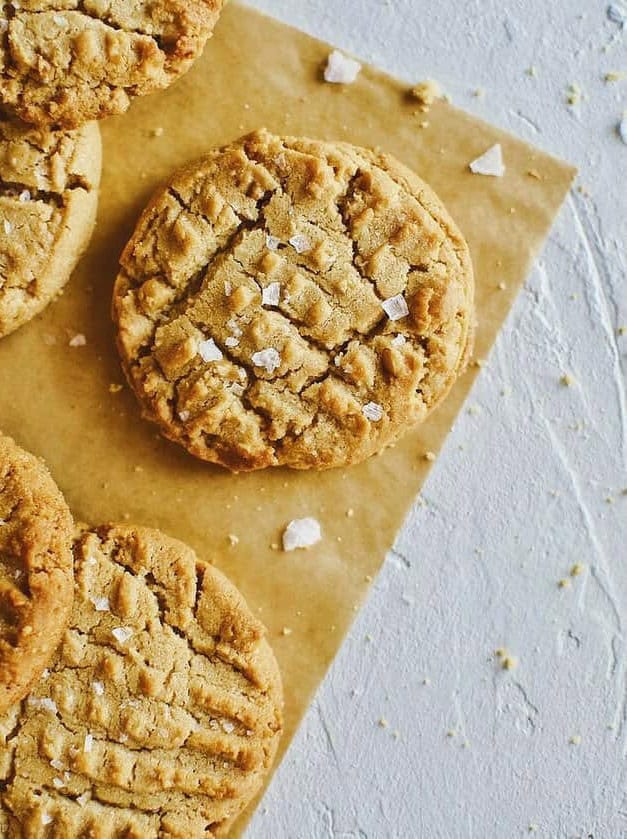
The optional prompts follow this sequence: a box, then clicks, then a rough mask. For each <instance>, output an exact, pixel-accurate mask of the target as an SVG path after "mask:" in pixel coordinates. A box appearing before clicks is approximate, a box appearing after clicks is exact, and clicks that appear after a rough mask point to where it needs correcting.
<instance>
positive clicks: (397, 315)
mask: <svg viewBox="0 0 627 839" xmlns="http://www.w3.org/2000/svg"><path fill="white" fill-rule="evenodd" d="M381 306H382V307H383V311H384V312H385V314H386V315H387V316H388V317H389V319H390V320H391V321H397V320H402V319H403V318H406V317H407V315H408V314H409V307H408V306H407V301H406V300H405V298H404V297H403V295H402V294H396V295H394V297H388V299H387V300H384V301H383V303H382V304H381Z"/></svg>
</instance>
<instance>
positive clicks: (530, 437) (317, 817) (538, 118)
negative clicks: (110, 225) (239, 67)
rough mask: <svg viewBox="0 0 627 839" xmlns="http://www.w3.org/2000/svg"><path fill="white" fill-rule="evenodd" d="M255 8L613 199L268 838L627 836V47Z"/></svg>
mask: <svg viewBox="0 0 627 839" xmlns="http://www.w3.org/2000/svg"><path fill="white" fill-rule="evenodd" d="M251 4H252V5H255V6H257V7H258V8H260V9H262V10H264V11H267V12H269V13H271V14H273V15H275V16H276V17H278V18H280V19H282V20H285V21H287V22H289V23H291V24H294V25H295V26H297V27H299V28H301V29H303V30H305V31H307V32H309V33H311V34H313V35H316V36H318V37H321V38H323V39H326V40H328V41H330V42H333V43H334V44H336V45H338V46H339V47H342V48H344V49H346V50H348V51H351V52H353V53H355V54H357V55H358V56H360V57H363V58H364V59H365V60H368V61H370V62H373V63H375V64H377V65H379V66H380V67H382V68H384V69H386V70H388V71H390V72H392V73H393V74H395V75H397V76H399V77H401V78H405V79H407V80H408V81H418V80H421V79H423V78H436V79H438V80H440V82H441V83H442V84H443V86H444V88H445V89H446V90H447V91H448V92H449V93H450V94H451V95H452V97H453V100H454V102H455V103H456V104H458V105H460V106H461V107H463V108H466V109H468V110H470V111H472V112H473V113H475V114H478V115H480V116H482V117H485V118H487V119H488V120H490V121H492V122H494V123H496V124H497V125H500V126H502V127H503V128H506V129H509V130H510V131H512V132H514V133H516V134H518V135H519V136H521V137H523V138H525V139H527V140H529V141H531V142H533V143H535V144H537V145H539V146H541V147H542V148H544V149H546V150H548V151H550V152H553V153H555V154H558V155H560V156H562V157H564V158H566V159H567V160H569V161H571V162H572V163H575V164H577V165H578V166H579V167H580V168H581V176H580V179H579V184H581V185H582V186H584V187H585V188H587V190H589V192H590V195H589V196H586V195H582V194H581V193H579V192H577V191H576V190H574V191H573V193H572V195H571V196H570V197H569V198H568V200H567V203H566V205H565V207H564V210H563V212H562V213H561V215H560V218H559V220H558V222H557V224H556V227H555V229H554V231H553V234H552V236H551V239H550V241H549V243H548V245H547V247H546V250H545V252H544V254H543V255H542V257H541V259H540V261H539V263H538V264H537V266H536V268H535V270H534V271H533V273H532V275H531V276H530V278H529V281H528V283H527V285H526V288H525V290H524V292H523V293H522V294H521V295H520V298H519V300H518V303H517V305H516V306H515V309H514V311H513V313H512V315H511V317H510V318H509V321H508V323H507V326H506V328H505V329H504V331H503V333H502V334H501V336H500V338H499V340H498V342H497V345H496V348H495V350H494V352H493V353H492V355H491V357H490V358H489V360H488V366H487V367H486V369H485V370H484V371H483V372H482V374H481V376H480V379H479V382H478V384H477V386H476V387H475V389H474V392H473V393H472V395H471V398H470V401H469V405H468V407H470V411H468V410H467V411H465V412H464V413H463V415H462V416H461V417H460V419H459V421H458V422H457V425H456V427H455V429H454V430H453V433H452V434H451V435H450V437H449V439H448V442H447V444H446V448H445V450H444V452H443V454H442V456H441V457H440V459H439V461H438V463H437V465H436V468H435V470H434V472H433V473H432V477H431V479H430V480H429V482H428V484H427V486H426V488H425V491H424V504H423V505H420V504H418V503H417V504H416V506H415V507H414V509H413V510H412V512H411V515H410V516H409V518H408V520H407V522H406V524H405V527H404V529H403V531H402V533H401V534H400V535H399V537H398V540H397V543H396V546H395V549H394V550H393V551H392V552H391V553H390V555H389V556H388V559H387V562H386V565H385V568H384V570H383V573H382V574H381V576H380V577H379V579H378V580H377V581H376V584H375V586H374V588H373V592H372V596H371V597H370V599H369V602H368V604H367V606H366V608H365V609H364V610H363V611H362V613H361V614H360V615H359V617H358V619H357V621H356V623H355V626H354V628H353V631H352V633H351V635H350V637H349V639H348V640H347V642H346V643H345V644H344V647H343V648H342V651H341V652H340V654H339V656H338V658H337V660H336V661H335V664H334V665H333V668H332V670H331V673H330V674H329V676H328V678H327V679H326V681H325V683H324V685H323V687H322V689H321V690H320V693H319V695H318V697H317V699H316V701H315V702H314V704H313V706H312V707H311V709H310V711H309V714H308V715H307V718H306V721H305V723H304V725H303V726H302V729H301V730H300V732H299V734H298V736H297V737H296V740H295V742H294V744H293V746H292V747H291V749H290V751H289V753H288V755H287V758H286V760H285V761H284V763H283V765H282V766H281V767H280V769H279V770H278V772H277V775H276V777H275V779H274V781H273V783H272V786H271V788H270V791H269V793H268V794H267V796H266V798H265V800H264V801H263V803H262V805H261V807H260V809H259V811H258V813H257V815H256V817H255V819H254V821H253V823H252V826H251V828H250V830H249V834H248V835H249V837H252V839H284V837H298V839H300V837H315V839H317V837H320V839H326V837H328V838H329V839H349V837H351V838H352V837H355V839H366V838H367V837H368V838H369V839H374V837H408V838H409V837H412V839H413V837H416V838H417V839H439V838H440V837H442V839H458V837H459V839H512V837H518V836H527V835H529V830H530V826H533V827H532V829H537V832H535V833H531V835H537V836H542V837H551V839H561V837H569V838H570V837H579V836H581V837H589V836H593V837H594V839H615V837H627V777H626V773H625V759H624V758H625V746H626V744H627V739H626V738H627V725H626V722H627V701H626V698H627V669H626V666H625V665H626V662H625V644H626V637H625V632H626V628H627V495H626V494H621V493H622V491H623V490H624V489H626V488H627V404H626V399H625V393H626V388H627V385H626V376H625V371H626V368H627V334H625V335H624V336H620V335H619V332H618V329H619V327H620V326H621V325H624V326H627V258H626V249H627V235H626V234H627V146H626V145H624V144H623V143H622V142H621V140H620V139H619V137H618V135H617V131H616V127H617V124H618V122H619V120H620V118H621V116H622V114H623V111H624V110H625V109H627V80H626V81H622V82H618V83H614V84H607V83H605V82H604V81H603V76H604V73H605V72H607V71H612V70H627V28H626V29H625V30H624V31H623V30H622V29H621V28H620V26H618V25H617V24H615V23H611V22H610V21H609V20H608V18H607V14H606V10H607V6H608V4H607V3H606V2H599V1H598V0H557V2H546V0H464V2H459V0H424V2H420V0H387V2H385V0H335V1H334V0H299V2H295V0H251ZM617 5H619V6H620V5H621V4H620V3H619V4H617ZM623 7H624V8H625V9H626V10H627V1H626V2H625V3H623ZM531 65H535V66H536V67H537V77H536V78H531V77H529V76H528V75H526V73H525V70H526V68H528V67H529V66H531ZM573 82H576V83H578V84H579V85H580V86H581V88H582V90H583V93H584V97H583V100H582V102H581V104H580V105H578V106H576V107H574V108H572V107H568V106H567V104H566V103H565V98H566V88H567V86H568V85H569V84H571V83H573ZM478 87H483V88H485V97H484V98H483V99H477V98H475V97H473V91H474V90H475V89H476V88H478ZM564 373H568V374H570V375H571V376H572V378H573V380H574V384H573V386H572V387H564V386H563V385H561V384H560V377H561V376H562V374H564ZM607 499H610V500H609V501H608V500H607ZM373 503H376V500H374V499H373ZM575 562H580V563H582V564H583V565H584V566H585V571H584V573H583V574H582V575H581V576H580V577H578V578H575V579H573V580H572V585H571V586H570V588H567V589H559V588H558V586H557V583H558V581H559V580H560V579H561V578H563V577H567V576H568V573H569V569H570V568H571V566H572V565H573V564H574V563H575ZM501 646H503V647H506V648H507V649H508V650H509V651H510V652H511V653H512V654H513V655H514V656H516V657H517V658H518V660H519V665H518V667H517V668H516V669H515V670H513V671H510V672H505V671H503V670H502V669H500V668H499V666H498V664H497V662H496V660H495V658H494V651H495V649H496V648H498V647H501ZM425 679H427V680H428V681H430V684H426V685H425V684H423V680H425ZM381 717H384V718H385V719H386V720H388V721H389V728H381V727H380V726H379V725H378V720H379V719H380V718H381ZM394 732H398V735H397V738H396V737H395V736H394ZM447 732H451V733H454V736H451V737H448V736H447ZM573 737H574V738H576V739H577V738H579V737H580V738H581V742H580V744H579V745H574V744H572V743H571V742H570V740H571V738H573Z"/></svg>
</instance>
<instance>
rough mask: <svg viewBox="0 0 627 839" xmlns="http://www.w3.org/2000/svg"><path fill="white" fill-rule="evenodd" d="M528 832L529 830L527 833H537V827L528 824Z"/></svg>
mask: <svg viewBox="0 0 627 839" xmlns="http://www.w3.org/2000/svg"><path fill="white" fill-rule="evenodd" d="M528 830H529V833H537V832H538V825H537V824H530V825H529V828H528Z"/></svg>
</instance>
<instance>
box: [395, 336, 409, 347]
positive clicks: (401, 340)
mask: <svg viewBox="0 0 627 839" xmlns="http://www.w3.org/2000/svg"><path fill="white" fill-rule="evenodd" d="M406 343H407V338H406V337H405V336H404V335H396V336H395V337H394V338H392V346H393V347H402V346H404V345H405V344H406Z"/></svg>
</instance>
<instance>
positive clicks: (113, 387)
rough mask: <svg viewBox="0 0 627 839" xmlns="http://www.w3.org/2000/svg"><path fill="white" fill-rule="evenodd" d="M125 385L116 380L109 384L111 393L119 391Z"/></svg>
mask: <svg viewBox="0 0 627 839" xmlns="http://www.w3.org/2000/svg"><path fill="white" fill-rule="evenodd" d="M123 387H124V386H123V385H119V384H115V382H112V383H111V384H110V385H109V393H119V392H120V391H121V390H122V389H123Z"/></svg>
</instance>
